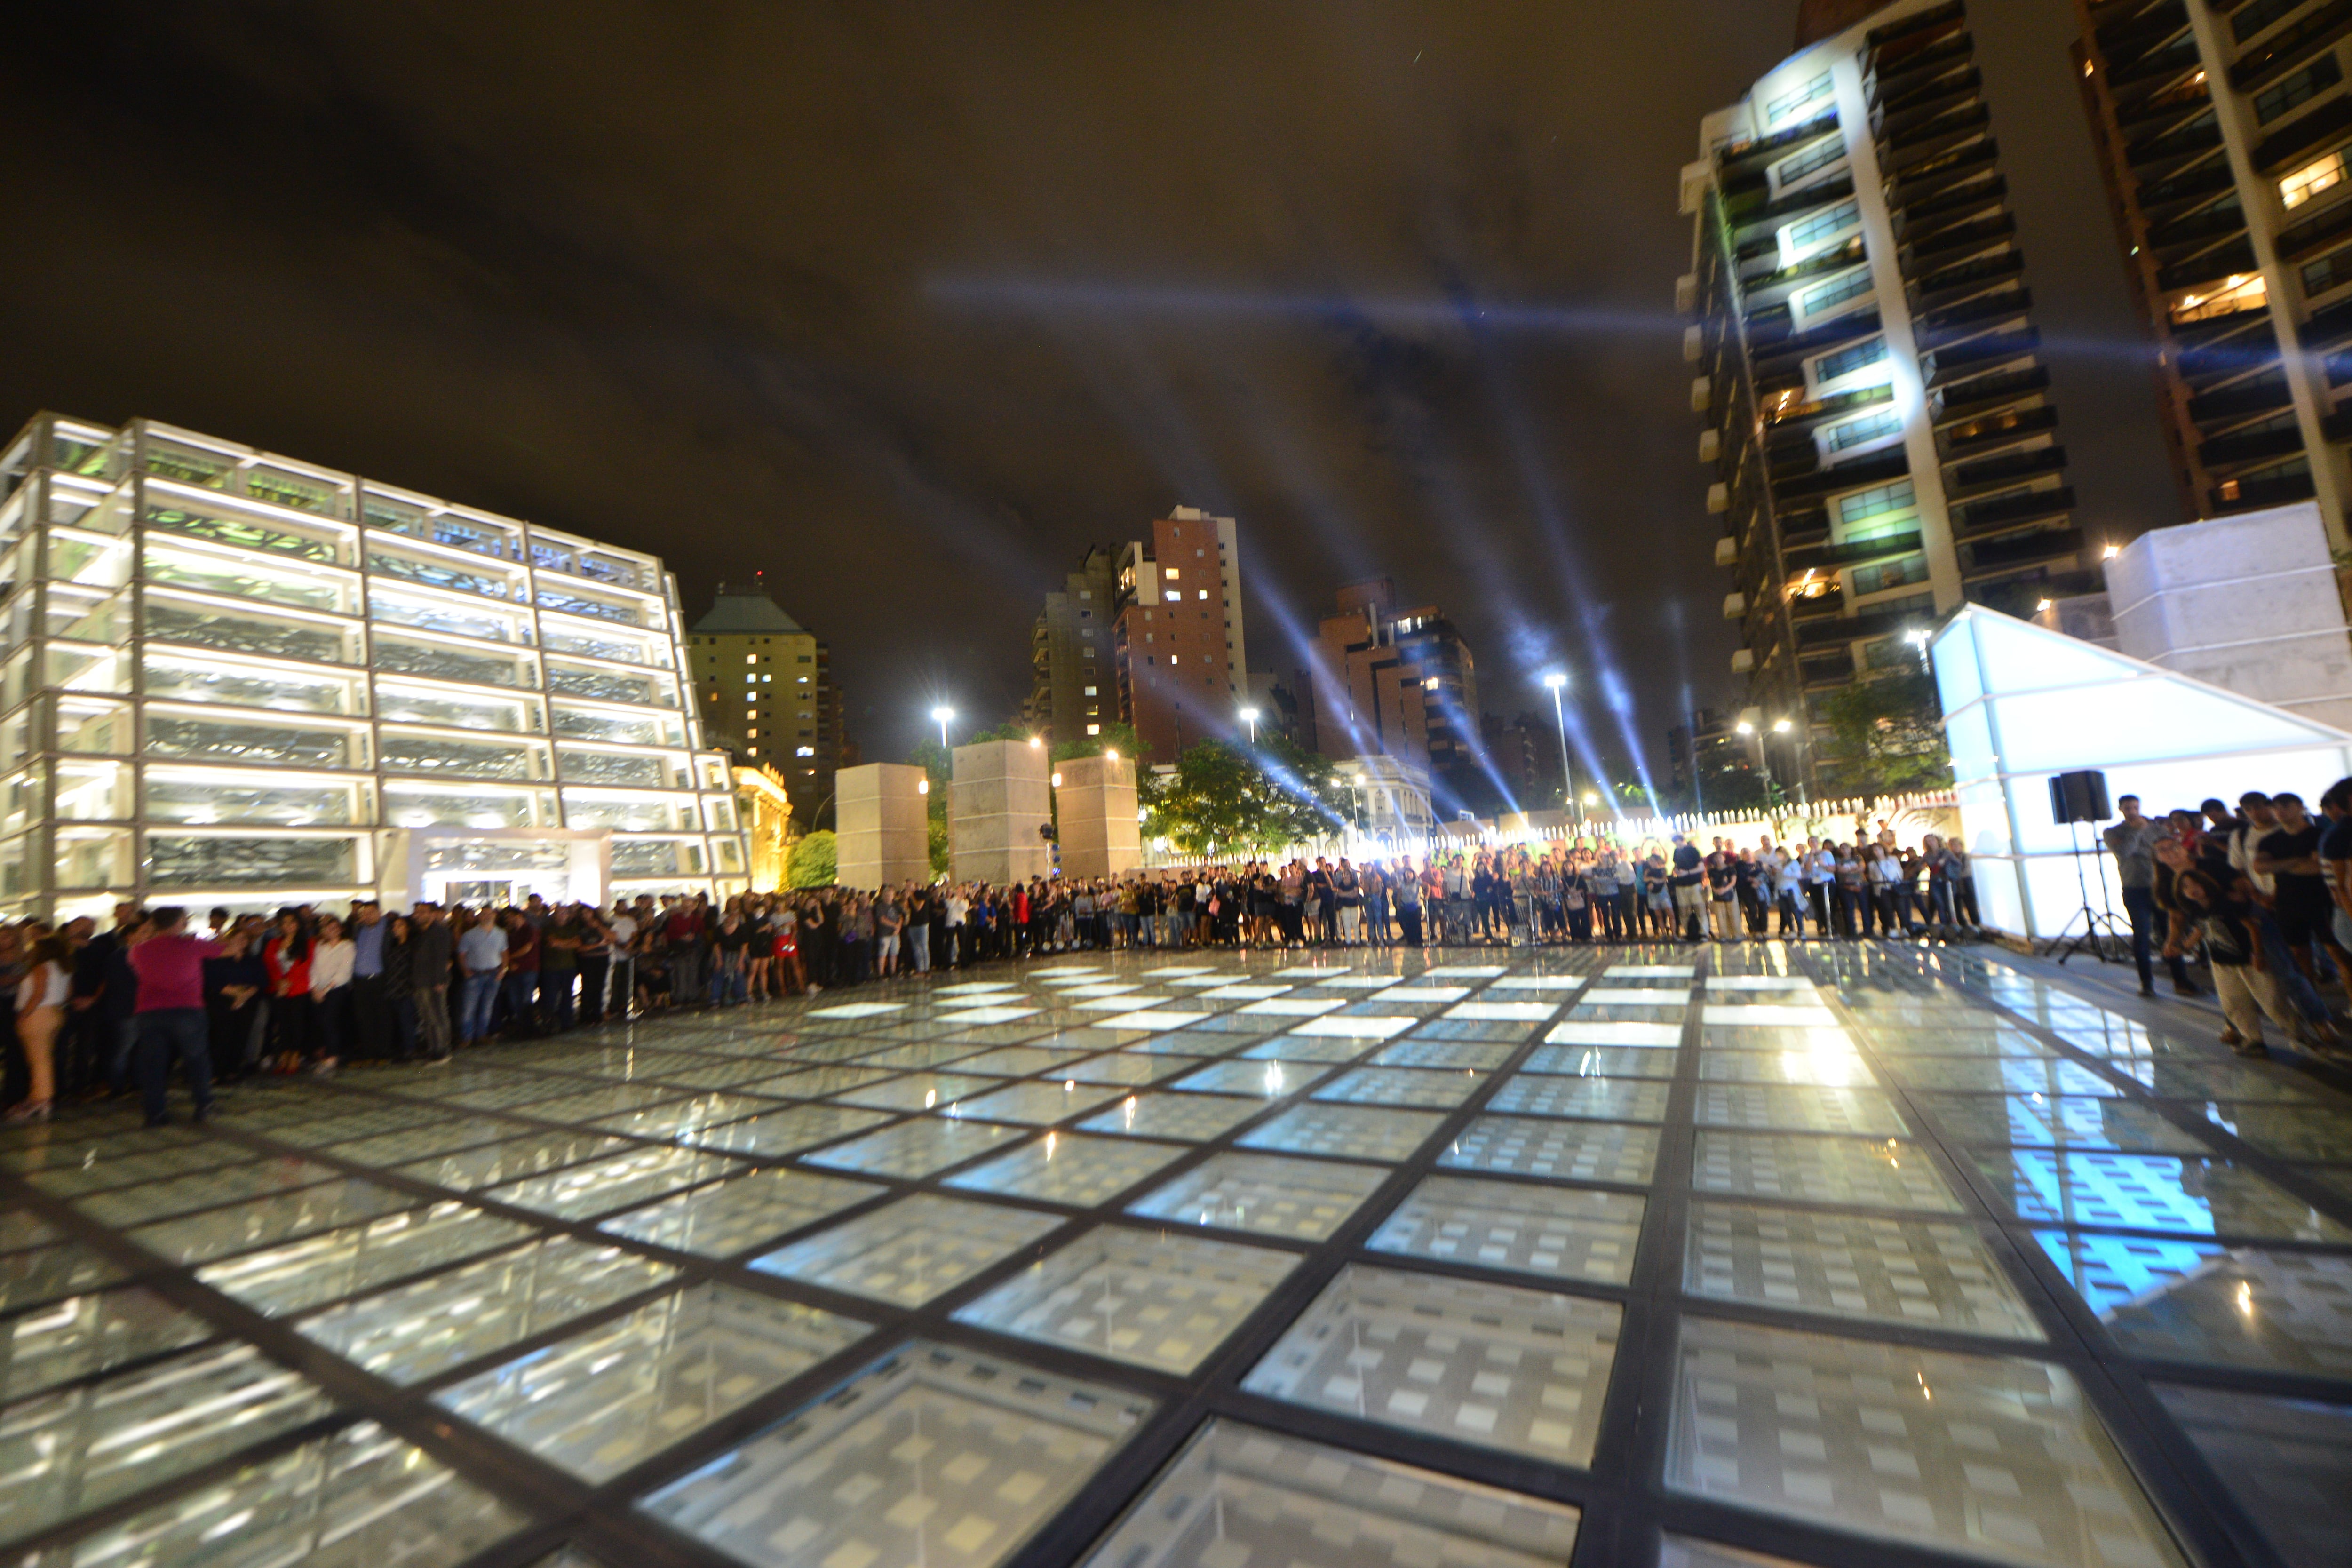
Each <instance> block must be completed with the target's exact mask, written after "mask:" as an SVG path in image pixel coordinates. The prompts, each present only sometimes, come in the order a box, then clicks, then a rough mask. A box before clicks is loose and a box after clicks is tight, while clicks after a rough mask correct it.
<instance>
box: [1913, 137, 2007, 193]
mask: <svg viewBox="0 0 2352 1568" xmlns="http://www.w3.org/2000/svg"><path fill="white" fill-rule="evenodd" d="M1999 162H2000V147H1999V145H1998V144H1997V143H1996V142H1994V140H1993V139H1992V138H1991V137H1990V136H1987V137H1983V138H1981V139H1979V140H1978V141H1976V142H1970V143H1969V145H1968V146H1966V147H1963V148H1960V149H1958V151H1956V152H1951V153H1945V154H1944V155H1943V156H1941V157H1939V158H1927V159H1924V160H1922V161H1920V162H1919V163H1914V164H1912V165H1910V166H1908V167H1906V168H1902V169H1898V170H1895V172H1894V184H1893V185H1892V186H1891V188H1890V189H1889V190H1888V191H1887V194H1886V205H1887V206H1888V207H1889V208H1890V209H1893V210H1895V211H1906V212H1907V211H1909V210H1911V209H1912V208H1915V207H1918V206H1922V205H1926V204H1927V203H1929V202H1932V201H1934V200H1936V199H1937V197H1939V196H1943V195H1948V194H1949V193H1950V192H1951V191H1952V190H1953V188H1954V187H1955V186H1958V185H1960V184H1964V183H1966V182H1967V181H1969V180H1971V179H1974V178H1975V177H1976V176H1978V175H1979V174H1991V173H1993V172H1994V169H1995V166H1996V165H1997V164H1998V163H1999Z"/></svg>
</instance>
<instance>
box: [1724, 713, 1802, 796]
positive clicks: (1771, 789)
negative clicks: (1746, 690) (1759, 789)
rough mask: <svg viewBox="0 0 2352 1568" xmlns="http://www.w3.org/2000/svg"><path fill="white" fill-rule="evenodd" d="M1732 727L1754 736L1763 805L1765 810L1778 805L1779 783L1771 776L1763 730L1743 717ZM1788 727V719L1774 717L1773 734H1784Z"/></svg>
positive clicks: (1768, 752)
mask: <svg viewBox="0 0 2352 1568" xmlns="http://www.w3.org/2000/svg"><path fill="white" fill-rule="evenodd" d="M1732 728H1734V729H1735V730H1738V731H1739V732H1740V733H1741V734H1743V735H1748V736H1752V737H1754V739H1755V742H1756V761H1757V764H1758V765H1759V766H1760V767H1761V768H1762V769H1763V770H1764V805H1765V808H1766V809H1767V810H1770V809H1772V808H1774V807H1776V806H1777V805H1780V784H1779V783H1778V782H1777V781H1776V780H1774V778H1773V777H1772V753H1771V752H1770V751H1769V750H1768V749H1767V748H1766V746H1765V744H1764V731H1761V730H1759V729H1758V728H1757V727H1756V726H1755V725H1754V724H1752V723H1750V722H1748V721H1747V720H1745V719H1742V720H1741V721H1739V722H1738V723H1737V724H1735V725H1733V726H1732ZM1789 729H1790V725H1789V721H1788V720H1786V719H1775V720H1773V721H1772V733H1774V734H1775V735H1785V734H1787V733H1788V732H1789Z"/></svg>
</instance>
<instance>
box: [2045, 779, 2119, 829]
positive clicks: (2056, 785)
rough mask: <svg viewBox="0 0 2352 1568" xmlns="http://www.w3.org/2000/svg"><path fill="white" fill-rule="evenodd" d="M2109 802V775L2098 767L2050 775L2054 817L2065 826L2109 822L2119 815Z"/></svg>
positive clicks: (2053, 819) (2060, 824) (2051, 803)
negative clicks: (2079, 823)
mask: <svg viewBox="0 0 2352 1568" xmlns="http://www.w3.org/2000/svg"><path fill="white" fill-rule="evenodd" d="M2115 814H2116V813H2115V808H2114V807H2113V806H2111V805H2108V804H2107V775H2106V774H2105V773H2101V772H2100V771H2099V770H2098V769H2096V768H2078V769H2076V770H2075V771H2074V772H2073V773H2053V774H2051V775H2050V820H2051V821H2053V822H2054V823H2056V824H2058V825H2059V826H2062V827H2063V826H2066V825H2067V824H2068V823H2072V822H2105V820H2106V819H2107V818H2109V817H2111V816H2114V815H2115Z"/></svg>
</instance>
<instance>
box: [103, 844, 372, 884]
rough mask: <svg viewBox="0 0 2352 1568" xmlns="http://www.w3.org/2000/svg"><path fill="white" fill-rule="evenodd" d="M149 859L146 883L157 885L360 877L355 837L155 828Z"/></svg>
mask: <svg viewBox="0 0 2352 1568" xmlns="http://www.w3.org/2000/svg"><path fill="white" fill-rule="evenodd" d="M147 859H148V869H147V884H148V886H149V887H152V888H158V889H162V888H225V887H237V886H247V885H259V886H263V887H289V888H293V887H301V888H315V887H341V886H348V885H350V884H351V883H353V882H356V881H357V880H358V879H359V844H358V841H357V840H355V839H351V838H298V837H292V836H291V835H289V834H285V833H271V834H268V835H267V836H264V837H252V836H247V837H226V836H219V837H216V836H214V835H211V834H163V833H154V834H150V835H149V836H148V838H147Z"/></svg>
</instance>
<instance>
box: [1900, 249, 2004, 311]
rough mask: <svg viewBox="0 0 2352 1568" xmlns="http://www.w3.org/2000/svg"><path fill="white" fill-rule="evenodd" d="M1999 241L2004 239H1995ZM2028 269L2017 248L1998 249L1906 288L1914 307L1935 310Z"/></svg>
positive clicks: (1945, 268) (1934, 273)
mask: <svg viewBox="0 0 2352 1568" xmlns="http://www.w3.org/2000/svg"><path fill="white" fill-rule="evenodd" d="M1992 243H1995V244H1999V243H2002V242H2001V241H1998V240H1996V241H1993V242H1992ZM2024 268H2025V258H2024V257H2022V256H2021V255H2019V254H2018V253H2017V252H2016V251H2014V250H2002V251H1997V252H1995V253H1994V254H1992V255H1990V256H1976V257H1972V258H1969V259H1968V260H1966V261H1963V262H1959V263H1957V264H1956V265H1953V266H1948V267H1939V268H1937V269H1936V270H1935V271H1933V272H1930V273H1928V274H1927V276H1926V277H1924V278H1920V279H1916V281H1915V282H1913V283H1912V285H1911V287H1910V288H1908V289H1905V290H1904V294H1905V297H1906V298H1907V299H1908V300H1910V301H1911V309H1912V310H1914V311H1915V312H1916V311H1919V310H1934V309H1935V308H1936V307H1937V306H1938V305H1942V304H1947V303H1948V302H1950V301H1951V300H1963V299H1966V298H1967V297H1968V296H1969V294H1971V293H1973V292H1975V291H1976V290H1978V289H1982V288H1983V287H1985V286H1986V285H1987V284H1989V283H1995V282H1999V281H2000V280H2002V279H2009V278H2014V277H2016V276H2017V275H2018V273H2020V272H2021V271H2023V270H2024Z"/></svg>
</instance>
